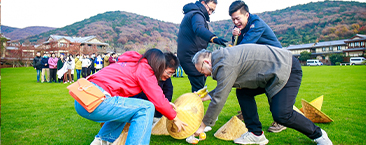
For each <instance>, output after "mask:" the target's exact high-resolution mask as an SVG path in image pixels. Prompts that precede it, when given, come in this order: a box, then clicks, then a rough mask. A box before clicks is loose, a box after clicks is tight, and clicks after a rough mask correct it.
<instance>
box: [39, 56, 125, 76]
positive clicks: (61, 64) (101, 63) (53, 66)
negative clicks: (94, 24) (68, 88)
mask: <svg viewBox="0 0 366 145" xmlns="http://www.w3.org/2000/svg"><path fill="white" fill-rule="evenodd" d="M117 59H118V58H117V54H116V53H113V52H111V53H105V54H102V55H100V54H97V55H96V54H95V53H92V54H90V55H89V54H76V55H75V57H74V55H72V54H69V55H67V56H65V55H64V54H60V55H59V56H56V54H55V53H44V54H43V56H41V52H37V53H36V57H35V58H34V59H33V67H34V69H35V70H36V71H37V82H41V83H44V82H48V83H72V82H74V71H75V70H76V80H78V79H80V78H81V77H83V78H86V77H88V76H89V75H91V74H94V73H96V72H98V71H99V70H101V69H102V68H104V67H107V66H108V65H110V64H113V63H116V62H117V61H118V60H117Z"/></svg>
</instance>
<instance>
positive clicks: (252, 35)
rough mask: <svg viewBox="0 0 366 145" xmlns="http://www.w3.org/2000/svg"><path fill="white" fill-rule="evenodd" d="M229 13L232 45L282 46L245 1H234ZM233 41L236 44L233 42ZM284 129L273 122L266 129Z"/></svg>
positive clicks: (276, 130) (243, 91)
mask: <svg viewBox="0 0 366 145" xmlns="http://www.w3.org/2000/svg"><path fill="white" fill-rule="evenodd" d="M229 15H230V16H231V20H232V21H233V23H234V24H235V27H234V29H233V38H232V42H233V44H234V45H240V44H247V43H255V44H263V45H271V46H275V47H278V48H282V46H281V43H280V42H279V41H278V39H277V37H276V35H275V34H274V33H273V31H272V29H271V28H270V27H269V26H268V25H267V24H266V23H265V22H264V21H263V20H262V19H261V18H259V17H258V16H257V15H254V14H251V13H249V8H248V6H247V5H246V4H245V2H243V1H241V0H238V1H234V2H233V3H232V4H231V5H230V7H229ZM238 35H239V36H238ZM235 36H238V37H235ZM235 39H238V40H235ZM235 41H236V42H237V44H235ZM236 92H237V93H238V94H245V93H246V92H253V90H252V89H237V90H236ZM247 97H248V98H251V101H254V96H247ZM243 115H244V117H245V116H246V114H245V113H244V114H243ZM285 129H286V127H285V126H283V125H281V124H278V123H277V122H273V123H272V124H271V126H270V127H269V128H268V131H269V132H275V133H277V132H281V131H283V130H285Z"/></svg>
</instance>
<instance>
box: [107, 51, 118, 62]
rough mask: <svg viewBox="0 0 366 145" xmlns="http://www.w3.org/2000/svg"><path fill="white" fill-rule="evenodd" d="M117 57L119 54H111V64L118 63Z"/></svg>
mask: <svg viewBox="0 0 366 145" xmlns="http://www.w3.org/2000/svg"><path fill="white" fill-rule="evenodd" d="M116 57H117V54H116V53H114V52H113V53H112V54H111V56H110V57H109V60H108V61H109V65H111V64H113V63H116Z"/></svg>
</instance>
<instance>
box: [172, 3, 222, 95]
mask: <svg viewBox="0 0 366 145" xmlns="http://www.w3.org/2000/svg"><path fill="white" fill-rule="evenodd" d="M216 5H217V0H199V1H197V2H196V3H189V4H186V5H185V6H184V7H183V12H184V18H183V20H182V22H181V24H180V27H179V32H178V40H177V42H178V50H177V52H178V53H177V54H178V55H177V56H178V59H179V61H180V64H181V66H182V67H183V70H184V72H185V73H186V74H187V75H188V79H189V81H190V83H191V86H192V92H194V91H197V90H199V89H201V88H203V87H204V85H205V82H206V77H205V76H204V75H202V74H201V73H199V72H198V71H197V70H196V68H195V67H194V64H193V63H192V62H191V60H192V57H193V56H194V54H196V52H198V51H200V50H202V49H206V48H207V46H208V43H210V42H211V43H215V44H219V45H222V46H226V45H225V42H227V41H226V40H224V39H222V38H218V37H217V36H216V35H215V34H213V33H212V32H210V30H209V27H208V22H210V16H209V15H211V14H213V13H214V11H215V9H216Z"/></svg>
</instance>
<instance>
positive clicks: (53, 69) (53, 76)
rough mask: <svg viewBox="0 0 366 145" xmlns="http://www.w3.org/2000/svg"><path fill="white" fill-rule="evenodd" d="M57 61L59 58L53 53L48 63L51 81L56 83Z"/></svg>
mask: <svg viewBox="0 0 366 145" xmlns="http://www.w3.org/2000/svg"><path fill="white" fill-rule="evenodd" d="M57 61H58V58H57V57H56V54H55V53H51V57H50V58H49V59H48V65H49V69H50V83H52V82H55V83H56V73H57Z"/></svg>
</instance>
